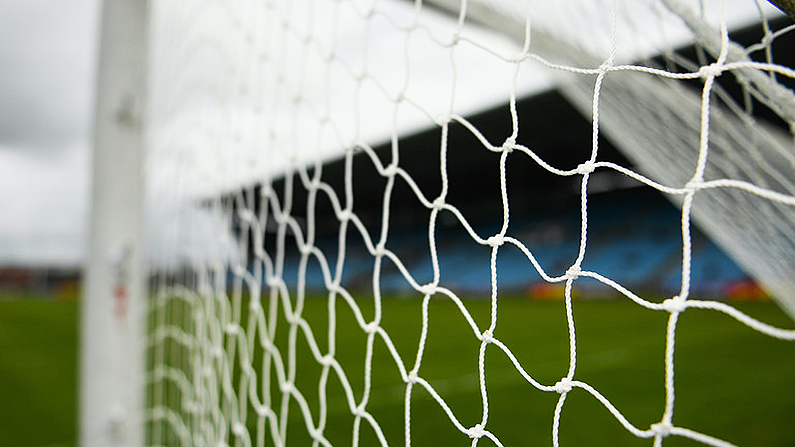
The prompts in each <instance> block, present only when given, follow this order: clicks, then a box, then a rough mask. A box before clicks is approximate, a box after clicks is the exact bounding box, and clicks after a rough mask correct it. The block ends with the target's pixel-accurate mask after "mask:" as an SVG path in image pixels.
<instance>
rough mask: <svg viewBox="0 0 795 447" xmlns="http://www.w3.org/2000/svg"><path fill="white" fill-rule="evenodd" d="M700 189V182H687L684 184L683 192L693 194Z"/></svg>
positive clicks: (694, 180)
mask: <svg viewBox="0 0 795 447" xmlns="http://www.w3.org/2000/svg"><path fill="white" fill-rule="evenodd" d="M699 189H701V181H700V180H696V179H693V180H690V181H689V182H687V183H685V190H687V192H693V191H697V190H699Z"/></svg>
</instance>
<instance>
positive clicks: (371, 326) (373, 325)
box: [363, 321, 378, 334]
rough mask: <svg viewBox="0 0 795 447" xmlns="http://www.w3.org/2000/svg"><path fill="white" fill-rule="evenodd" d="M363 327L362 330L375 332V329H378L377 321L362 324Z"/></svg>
mask: <svg viewBox="0 0 795 447" xmlns="http://www.w3.org/2000/svg"><path fill="white" fill-rule="evenodd" d="M363 329H364V332H366V333H368V334H372V333H375V331H377V330H378V323H376V322H375V321H371V322H369V323H367V324H366V325H364V328H363Z"/></svg>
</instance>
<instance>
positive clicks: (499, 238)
mask: <svg viewBox="0 0 795 447" xmlns="http://www.w3.org/2000/svg"><path fill="white" fill-rule="evenodd" d="M486 243H487V244H489V245H491V246H492V247H499V246H500V245H502V244H503V243H505V237H504V236H503V235H501V234H495V235H494V236H492V237H490V238H488V239H486Z"/></svg>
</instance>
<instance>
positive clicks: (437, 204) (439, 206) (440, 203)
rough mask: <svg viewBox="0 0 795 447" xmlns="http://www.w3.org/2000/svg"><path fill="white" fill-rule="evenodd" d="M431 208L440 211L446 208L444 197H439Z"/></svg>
mask: <svg viewBox="0 0 795 447" xmlns="http://www.w3.org/2000/svg"><path fill="white" fill-rule="evenodd" d="M431 208H433V209H435V210H437V211H439V210H441V209H442V208H444V197H437V198H436V199H435V200H434V201H433V202H432V203H431Z"/></svg>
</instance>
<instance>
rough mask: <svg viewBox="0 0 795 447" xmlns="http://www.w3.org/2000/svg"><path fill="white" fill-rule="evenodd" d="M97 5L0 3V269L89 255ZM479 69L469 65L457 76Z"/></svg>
mask: <svg viewBox="0 0 795 447" xmlns="http://www.w3.org/2000/svg"><path fill="white" fill-rule="evenodd" d="M490 1H491V0H490ZM510 1H511V0H505V1H501V2H499V3H505V2H510ZM538 1H540V0H538ZM585 3H588V2H587V1H585ZM623 3H625V4H629V3H631V2H629V3H627V2H623ZM735 3H738V2H737V1H735V0H732V2H730V4H735ZM739 3H741V4H743V5H745V6H749V7H751V8H752V9H753V8H754V7H753V3H752V2H751V1H748V0H739ZM98 4H99V0H70V1H67V2H64V1H54V0H0V265H8V264H20V263H27V264H39V265H41V264H50V265H53V264H61V265H63V264H66V265H77V264H78V263H80V262H81V260H82V259H83V256H84V254H85V252H86V249H85V248H86V237H87V235H86V227H87V222H88V219H87V217H88V216H87V214H88V203H89V199H88V198H89V188H90V180H89V175H88V172H89V163H90V151H89V145H90V122H91V119H90V117H91V112H92V108H93V79H94V67H95V54H96V51H95V50H96V37H97V32H98V22H97V18H98ZM406 6H407V7H408V9H411V7H410V3H408V2H406ZM547 6H549V5H547ZM548 9H549V8H547V7H546V6H545V7H544V8H540V9H539V8H535V9H534V10H543V11H544V14H547V12H548ZM553 9H554V8H553ZM728 10H729V13H730V15H732V14H731V13H737V11H738V9H737V8H735V7H734V6H732V7H731V8H728ZM743 14H744V13H743ZM751 15H752V16H753V15H755V14H754V11H753V10H752V11H751ZM564 19H565V16H564ZM564 21H565V20H564ZM349 37H350V36H349ZM344 38H345V37H344V36H343V37H342V38H341V40H344ZM374 38H375V37H374ZM353 41H354V42H358V38H355V36H354V38H353ZM357 45H358V43H357ZM380 46H381V44H380V43H379V46H378V47H379V48H380ZM357 48H358V47H357ZM459 53H460V52H459ZM459 57H460V58H462V60H463V59H465V58H466V57H465V56H464V55H461V56H459ZM423 65H429V66H432V65H433V64H432V63H430V62H428V63H423V64H415V65H414V67H418V66H419V67H421V66H423ZM415 70H416V68H415ZM484 70H485V68H484V67H482V66H479V65H478V64H470V65H469V66H467V67H466V68H462V69H461V74H459V80H458V82H459V83H460V84H461V85H465V84H466V82H467V76H471V77H472V78H473V79H475V80H477V79H478V73H479V72H483V71H484ZM485 71H486V73H485V74H487V75H490V76H492V77H493V75H494V73H493V67H490V68H489V69H488V70H485ZM422 76H423V75H422V74H420V77H422ZM522 82H524V81H522V80H520V84H521V83H522ZM535 82H536V81H535V80H532V82H528V84H532V83H535ZM491 84H492V83H488V82H487V83H482V82H480V83H478V84H477V85H479V87H474V88H464V87H462V88H461V89H460V91H467V92H472V91H474V92H479V91H480V90H485V87H487V86H489V85H491ZM495 84H496V83H495ZM520 90H524V91H527V90H525V89H524V88H520ZM420 96H427V95H425V94H423V95H420ZM445 104H446V102H445Z"/></svg>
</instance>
